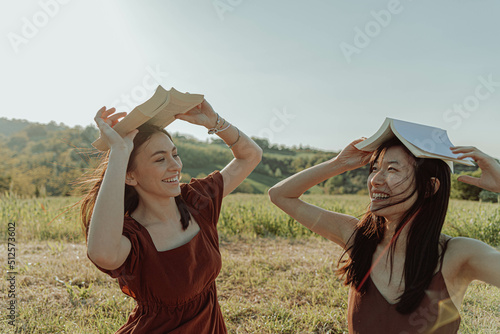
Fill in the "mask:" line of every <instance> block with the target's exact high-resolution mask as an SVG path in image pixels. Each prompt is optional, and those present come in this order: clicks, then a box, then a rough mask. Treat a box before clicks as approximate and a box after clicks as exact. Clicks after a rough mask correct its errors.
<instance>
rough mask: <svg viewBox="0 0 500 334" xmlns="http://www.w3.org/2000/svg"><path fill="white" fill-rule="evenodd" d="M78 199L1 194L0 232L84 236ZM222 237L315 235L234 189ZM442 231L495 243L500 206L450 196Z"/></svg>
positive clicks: (318, 198) (354, 203) (358, 205)
mask: <svg viewBox="0 0 500 334" xmlns="http://www.w3.org/2000/svg"><path fill="white" fill-rule="evenodd" d="M302 199H304V200H305V201H307V202H309V203H312V204H314V205H317V206H320V207H322V208H324V209H327V210H331V211H335V212H340V213H346V214H349V215H352V216H355V217H360V216H361V215H362V214H363V213H364V212H365V210H366V208H367V205H368V203H369V202H368V199H367V197H366V196H358V195H331V196H327V195H304V196H303V197H302ZM77 201H78V198H68V197H63V198H32V199H23V198H20V197H17V196H13V195H6V196H2V197H0V227H1V230H0V237H1V238H2V239H3V240H6V237H7V223H8V222H16V224H17V226H16V233H17V236H18V238H20V239H21V240H25V241H32V240H39V241H43V240H56V241H57V240H59V241H67V242H82V241H83V240H84V238H83V236H82V233H81V227H80V220H79V213H78V207H73V206H74V204H75V203H76V202H77ZM219 233H220V236H221V238H230V237H238V238H244V239H253V238H258V237H283V238H303V237H316V235H314V233H312V232H311V231H309V230H308V229H307V228H305V227H303V226H302V225H300V224H299V223H297V222H296V221H295V220H293V219H292V218H290V216H288V215H287V214H285V213H284V212H282V211H281V210H280V209H278V208H277V207H276V206H274V205H273V204H272V203H271V202H270V201H269V199H268V197H267V196H266V195H250V194H235V195H231V196H228V197H226V198H225V199H224V202H223V205H222V211H221V214H220V218H219ZM443 233H445V234H448V235H450V236H465V237H470V238H475V239H478V240H481V241H483V242H486V243H488V244H490V245H492V246H495V247H499V246H500V205H499V204H493V203H481V202H470V201H462V200H451V201H450V205H449V209H448V215H447V218H446V222H445V225H444V228H443Z"/></svg>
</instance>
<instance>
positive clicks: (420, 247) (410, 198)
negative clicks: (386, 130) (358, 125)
mask: <svg viewBox="0 0 500 334" xmlns="http://www.w3.org/2000/svg"><path fill="white" fill-rule="evenodd" d="M361 141H362V140H356V141H354V142H352V143H351V144H350V145H348V146H347V147H346V148H345V149H344V150H343V151H342V152H341V153H340V154H339V155H338V156H337V157H335V158H333V159H331V160H329V161H326V162H324V163H321V164H319V165H316V166H314V167H311V168H308V169H306V170H304V171H302V172H300V173H297V174H295V175H293V176H291V177H289V178H287V179H285V180H283V181H282V182H280V183H278V184H277V185H275V186H274V187H272V188H271V189H270V190H269V196H270V198H271V201H272V202H273V203H274V204H276V205H277V206H278V207H279V208H281V209H282V210H283V211H285V212H286V213H287V214H289V215H290V216H292V217H293V218H294V219H296V220H297V221H298V222H300V223H301V224H302V225H304V226H306V227H307V228H309V229H310V230H312V231H313V232H315V233H318V234H320V235H322V236H324V237H325V238H327V239H329V240H331V241H333V242H335V243H337V244H338V245H340V246H341V247H342V248H343V249H344V255H347V256H348V259H347V260H345V261H342V262H340V261H339V263H343V266H342V267H341V268H340V269H339V271H338V273H339V274H340V275H344V276H345V284H347V285H349V286H350V292H349V303H348V304H349V305H348V312H347V313H348V323H349V332H350V333H369V334H376V333H384V334H390V333H398V334H403V333H456V332H457V331H458V328H459V325H460V315H459V312H458V309H460V304H461V303H462V300H463V297H464V294H465V291H466V289H467V286H468V285H469V284H470V283H471V282H472V281H473V280H481V281H484V282H487V283H489V284H493V285H495V286H497V287H500V252H498V251H497V250H495V249H494V248H493V247H490V246H488V245H486V244H485V243H483V242H481V241H478V240H474V239H470V238H462V237H457V238H450V237H449V236H447V235H444V234H442V233H441V230H442V227H443V224H444V221H445V216H446V211H447V208H448V200H449V195H450V168H449V167H448V165H447V164H446V163H445V162H444V161H442V160H438V159H422V158H416V157H415V156H413V155H412V154H411V153H410V152H409V151H408V149H407V148H406V147H404V146H403V144H402V143H401V142H399V140H397V139H392V140H390V141H387V142H385V143H384V144H382V145H381V146H380V147H379V148H378V149H377V150H375V152H364V151H360V150H358V149H357V148H356V147H355V146H354V145H355V144H357V143H359V142H361ZM452 151H453V152H454V153H460V154H461V157H463V158H465V157H470V158H472V159H474V160H475V161H476V162H477V164H478V166H479V167H480V169H481V170H482V176H481V177H480V178H473V177H469V176H461V177H459V179H458V180H459V181H462V182H465V183H469V184H473V185H475V186H478V187H481V188H483V189H487V190H490V191H494V192H500V164H498V163H497V162H496V161H495V160H494V159H493V158H491V157H490V156H488V155H486V154H484V153H482V152H481V151H479V150H478V149H476V148H473V147H455V148H453V149H452ZM368 162H369V163H370V175H369V177H368V182H367V185H368V191H369V194H370V198H371V202H370V207H369V209H368V210H367V212H366V213H365V214H364V215H363V216H362V217H361V218H360V219H357V218H355V217H352V216H349V215H345V214H341V213H336V212H331V211H327V210H324V209H322V208H319V207H316V206H314V205H311V204H308V203H306V202H304V201H302V200H300V199H299V197H300V196H301V195H302V194H303V193H304V192H306V191H307V190H308V189H309V188H311V187H313V186H314V185H316V184H318V183H320V182H323V181H325V180H326V179H328V178H330V177H333V176H335V175H339V174H342V173H343V172H346V171H349V170H353V169H357V168H359V167H362V166H364V165H365V164H367V163H368ZM344 255H343V256H342V258H343V257H344Z"/></svg>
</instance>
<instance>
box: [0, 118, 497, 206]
mask: <svg viewBox="0 0 500 334" xmlns="http://www.w3.org/2000/svg"><path fill="white" fill-rule="evenodd" d="M98 135H99V132H98V130H97V128H96V127H95V126H87V127H81V126H76V127H68V126H66V125H64V124H56V123H55V122H51V123H49V124H38V123H32V122H28V121H25V120H17V119H13V120H8V119H6V118H0V138H1V141H0V156H1V157H2V158H1V159H0V171H1V173H0V193H3V192H5V191H10V192H13V193H16V194H18V195H22V196H69V195H71V194H74V193H75V182H77V181H78V179H79V178H80V177H81V176H82V174H83V173H85V172H86V171H89V170H91V169H92V168H94V167H95V166H96V165H97V163H98V158H99V154H98V152H97V150H95V149H94V148H93V147H92V146H91V143H92V142H93V141H94V140H95V139H96V138H97V137H98ZM173 138H174V141H175V144H176V146H177V147H178V151H179V154H180V156H181V159H182V162H183V165H184V167H183V173H182V174H183V175H182V176H183V182H188V181H189V179H190V178H192V177H203V176H206V175H208V174H209V173H211V172H212V171H214V170H216V169H218V170H221V169H222V168H224V166H225V165H226V164H227V163H228V162H230V161H231V159H232V158H233V156H232V154H231V151H230V150H229V149H228V148H227V146H226V145H225V144H224V143H223V142H222V140H220V139H218V137H214V138H215V140H212V141H210V142H208V141H200V140H197V139H195V138H193V137H191V136H189V135H181V134H173ZM253 139H254V140H255V141H256V142H257V144H258V145H259V146H260V147H261V148H262V149H263V151H264V155H263V159H262V162H261V163H260V164H259V165H258V166H257V168H256V169H255V170H254V171H253V173H252V174H251V175H250V176H249V177H248V178H247V179H246V180H245V181H244V182H243V183H242V184H241V185H240V186H239V187H238V188H237V189H236V190H235V192H243V193H261V194H262V193H265V192H267V190H268V189H269V188H270V187H272V186H273V185H274V184H276V183H277V182H279V181H280V180H282V179H283V178H285V177H288V176H290V175H292V174H294V173H297V172H299V171H301V170H303V169H305V168H308V167H311V166H314V165H316V164H318V163H321V162H324V161H327V160H328V159H331V158H332V157H334V156H335V155H336V154H337V153H336V152H326V151H321V150H317V149H313V148H310V147H302V146H299V147H287V146H285V145H278V144H271V143H269V142H268V140H267V139H262V138H253ZM474 169H475V168H467V167H462V166H457V167H456V172H457V173H459V172H466V171H468V172H472V171H474ZM367 176H368V166H365V167H363V168H360V169H357V170H354V171H349V172H346V173H344V174H342V175H338V176H335V177H333V178H331V179H329V180H327V181H325V182H323V183H322V184H320V185H318V186H317V187H314V188H313V189H311V191H310V192H312V193H326V194H356V193H359V194H364V193H366V179H367ZM452 194H453V196H454V197H456V198H462V199H475V200H477V199H479V198H482V199H486V198H491V199H492V200H494V199H496V198H497V197H496V196H495V195H494V194H485V193H483V194H481V193H480V191H478V190H477V189H472V188H470V187H467V186H465V187H464V185H463V184H458V182H456V176H455V177H454V191H453V192H452Z"/></svg>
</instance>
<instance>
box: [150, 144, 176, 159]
mask: <svg viewBox="0 0 500 334" xmlns="http://www.w3.org/2000/svg"><path fill="white" fill-rule="evenodd" d="M176 150H177V147H175V146H174V148H173V149H172V152H174V151H176ZM165 153H168V152H167V151H165V150H160V151H156V152H155V153H153V154H151V156H152V157H154V156H155V155H157V154H165Z"/></svg>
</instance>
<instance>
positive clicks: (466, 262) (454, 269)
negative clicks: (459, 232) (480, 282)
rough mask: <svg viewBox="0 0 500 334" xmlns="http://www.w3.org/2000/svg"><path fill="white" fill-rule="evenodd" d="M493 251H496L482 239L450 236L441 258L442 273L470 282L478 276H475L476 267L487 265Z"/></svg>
mask: <svg viewBox="0 0 500 334" xmlns="http://www.w3.org/2000/svg"><path fill="white" fill-rule="evenodd" d="M494 253H498V251H496V250H495V249H494V248H493V247H491V246H490V245H488V244H486V243H484V242H482V241H479V240H476V239H472V238H466V237H455V238H450V239H449V242H448V247H447V250H446V253H445V255H444V259H443V274H448V275H447V276H448V277H455V278H456V279H460V280H462V281H467V282H471V281H472V280H474V279H478V278H479V277H476V273H477V271H478V269H480V268H478V267H485V266H487V261H489V260H491V255H494ZM492 264H493V263H492Z"/></svg>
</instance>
